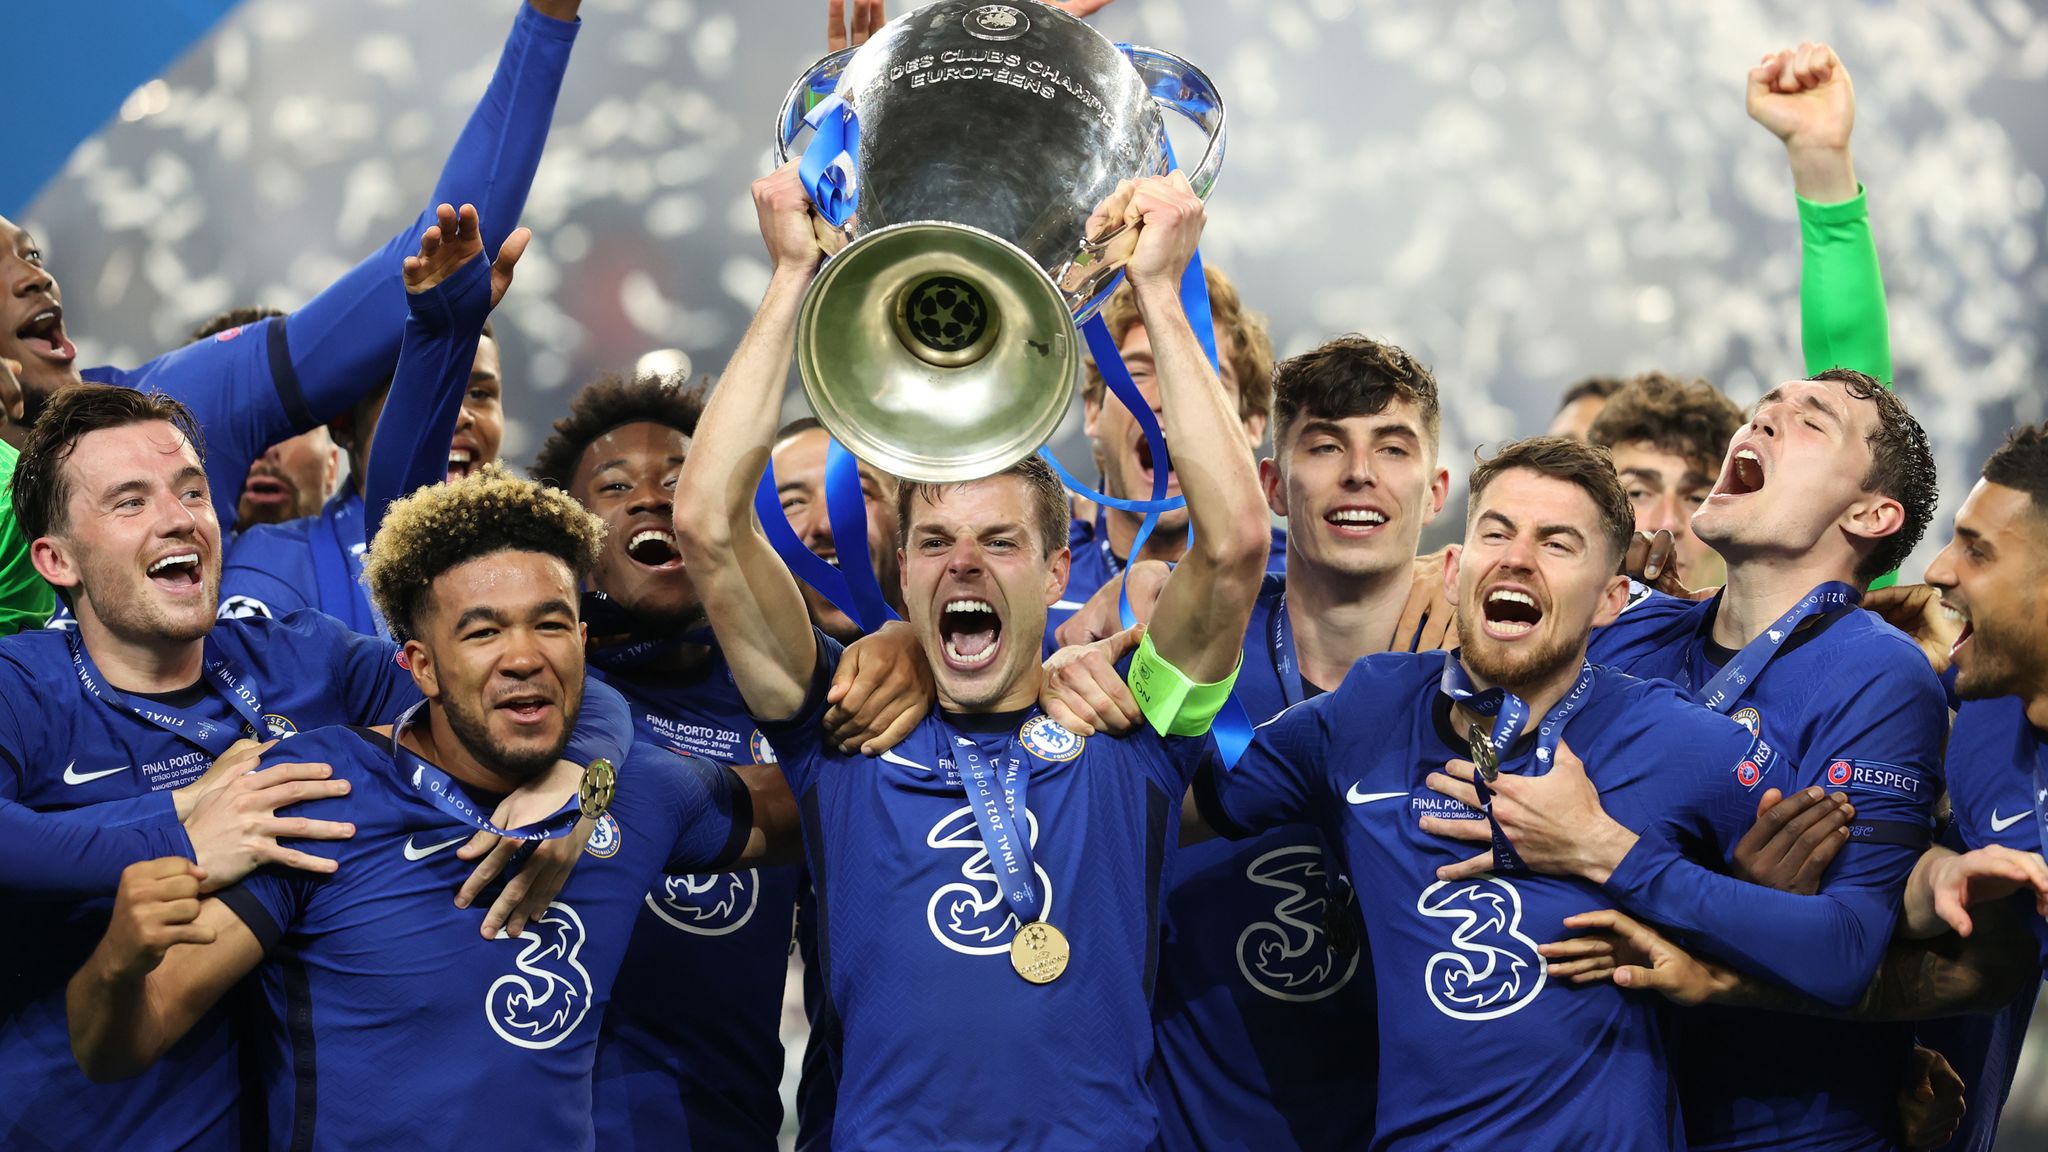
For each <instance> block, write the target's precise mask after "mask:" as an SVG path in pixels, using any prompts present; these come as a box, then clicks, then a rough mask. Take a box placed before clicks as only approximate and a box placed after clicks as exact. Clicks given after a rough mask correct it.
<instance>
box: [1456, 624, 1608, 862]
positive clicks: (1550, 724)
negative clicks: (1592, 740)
mask: <svg viewBox="0 0 2048 1152" xmlns="http://www.w3.org/2000/svg"><path fill="white" fill-rule="evenodd" d="M1592 686H1593V666H1592V665H1591V664H1584V663H1582V664H1580V665H1579V679H1578V681H1577V682H1576V683H1574V684H1573V685H1572V690H1571V691H1570V692H1567V693H1565V696H1564V699H1563V700H1560V701H1558V703H1557V706H1556V707H1555V708H1552V709H1551V710H1550V711H1549V712H1548V713H1547V714H1545V715H1544V717H1543V722H1542V723H1541V724H1539V725H1537V727H1536V759H1537V761H1538V762H1539V763H1542V764H1544V765H1545V766H1548V765H1549V764H1550V762H1551V753H1552V752H1553V751H1555V750H1556V748H1557V745H1558V743H1559V742H1560V741H1562V740H1563V739H1564V725H1565V721H1566V720H1569V719H1570V718H1571V715H1572V713H1574V712H1576V711H1578V709H1579V705H1581V704H1583V703H1585V696H1586V690H1587V689H1589V688H1591V687H1592ZM1440 687H1441V688H1442V690H1443V694H1444V695H1446V696H1449V697H1450V698H1451V699H1453V700H1455V701H1457V702H1458V703H1460V704H1463V705H1464V706H1465V707H1466V708H1468V709H1470V710H1471V711H1473V712H1477V713H1478V714H1479V715H1481V716H1491V717H1493V732H1492V734H1491V735H1489V736H1486V737H1483V738H1484V739H1485V740H1486V742H1487V744H1488V746H1489V747H1491V748H1492V750H1493V753H1494V755H1495V757H1496V758H1497V757H1498V756H1499V755H1500V754H1501V753H1502V752H1505V751H1507V750H1508V749H1509V748H1510V747H1513V746H1514V743H1515V740H1516V738H1517V737H1519V736H1520V735H1521V733H1522V725H1523V724H1525V723H1527V722H1528V720H1529V704H1528V702H1527V701H1525V700H1523V699H1522V698H1521V697H1520V696H1517V695H1515V694H1514V693H1512V692H1509V691H1507V690H1506V689H1503V688H1487V689H1484V690H1481V689H1480V688H1479V686H1478V685H1476V684H1474V683H1473V682H1472V677H1471V675H1470V674H1469V673H1467V672H1466V671H1465V665H1464V664H1463V663H1462V662H1461V661H1460V660H1459V659H1458V657H1457V654H1456V653H1452V654H1451V655H1450V656H1449V657H1447V658H1446V659H1445V661H1444V674H1443V680H1442V681H1441V684H1440ZM1475 754H1476V753H1475ZM1472 789H1473V791H1475V792H1477V793H1478V794H1479V810H1480V811H1481V812H1483V813H1485V814H1486V824H1487V827H1488V828H1490V829H1492V831H1493V870H1494V871H1495V872H1497V873H1506V874H1514V873H1518V872H1527V871H1528V870H1529V869H1528V867H1527V866H1526V865H1524V864H1523V863H1522V858H1521V857H1520V856H1519V855H1517V854H1516V853H1515V846H1514V844H1512V843H1511V842H1509V840H1508V837H1507V833H1505V832H1502V831H1501V830H1500V821H1498V820H1495V819H1494V818H1493V792H1492V790H1491V789H1489V788H1487V786H1486V780H1485V778H1484V776H1483V774H1482V773H1481V772H1480V771H1479V770H1478V765H1477V763H1475V764H1474V765H1473V772H1472Z"/></svg>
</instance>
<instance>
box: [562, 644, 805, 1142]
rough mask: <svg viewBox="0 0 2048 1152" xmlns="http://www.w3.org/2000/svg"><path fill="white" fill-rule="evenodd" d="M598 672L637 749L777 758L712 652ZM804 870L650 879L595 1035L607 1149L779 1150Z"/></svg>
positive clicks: (600, 1126) (734, 758) (750, 759)
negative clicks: (792, 953)
mask: <svg viewBox="0 0 2048 1152" xmlns="http://www.w3.org/2000/svg"><path fill="white" fill-rule="evenodd" d="M603 675H604V678H605V680H606V681H607V682H608V683H610V684H611V685H612V686H613V687H615V688H617V689H619V690H620V692H622V693H623V694H624V695H625V697H626V702H627V703H628V704H629V705H630V706H631V707H632V710H633V728H634V735H635V738H636V740H637V741H638V742H639V743H641V744H646V745H649V746H652V747H655V748H666V749H668V750H670V751H672V752H675V753H678V754H680V755H685V756H700V757H703V758H705V759H707V760H715V761H722V762H724V763H728V764H762V763H772V762H773V761H774V759H775V755H774V752H773V750H771V749H770V748H769V747H768V741H767V740H766V738H764V737H763V736H762V735H761V731H760V729H759V728H757V727H755V726H754V722H753V720H752V718H750V717H749V716H748V715H747V709H746V705H745V704H744V703H743V702H741V700H740V695H739V689H738V688H737V687H736V686H735V685H734V684H733V682H732V673H731V672H730V671H729V670H727V668H726V666H725V661H724V659H723V658H722V657H720V656H718V655H717V653H716V649H715V648H714V649H713V656H712V659H711V661H710V663H709V664H708V665H707V666H706V667H704V668H702V669H700V670H698V671H696V672H693V673H689V674H686V675H681V676H678V675H676V674H674V673H672V672H669V671H665V670H661V671H657V670H652V669H650V670H646V671H638V670H630V669H621V670H615V671H611V672H607V673H603ZM802 872H803V869H802V868H801V867H799V866H798V865H794V864H786V865H780V866H776V867H770V868H749V869H747V870H746V871H744V872H724V873H701V874H696V875H685V876H663V877H661V878H659V879H658V880H657V881H656V882H655V884H654V886H653V888H652V889H651V890H650V891H649V892H648V893H647V895H646V899H645V900H644V901H643V902H642V904H643V906H642V908H641V909H640V915H639V922H638V924H637V925H636V926H635V927H634V929H633V940H632V943H631V944H630V945H628V947H627V950H626V961H625V965H624V966H623V967H622V968H620V969H619V977H618V982H617V984H616V985H615V986H614V988H613V992H612V1005H611V1008H610V1010H609V1011H607V1012H606V1013H605V1018H604V1027H603V1030H602V1031H601V1032H600V1033H599V1037H598V1045H597V1080H596V1095H595V1100H596V1107H597V1134H598V1145H599V1147H602V1148H606V1149H620V1150H622V1152H624V1150H630V1149H634V1148H640V1149H664V1150H668V1149H685V1148H692V1147H695V1148H703V1149H732V1150H734V1152H745V1150H747V1149H760V1150H763V1152H767V1150H772V1149H773V1148H774V1147H775V1136H776V1133H777V1132H778V1131H779V1130H780V1129H781V1126H782V1098H781V1096H780V1095H779V1094H778V1086H779V1085H780V1084H781V1081H782V1063H783V1058H782V1040H781V1036H780V1029H781V1025H782V991H783V984H784V982H785V977H786V976H787V974H788V968H789V945H790V937H791V932H792V930H793V929H792V926H793V923H794V918H795V914H796V894H797V888H798V886H799V885H800V883H801V882H802ZM705 988H717V989H718V990H719V991H718V995H717V997H716V998H715V1002H714V1003H709V1004H707V1002H706V1001H705V1000H704V999H703V998H702V997H699V996H694V995H686V994H684V993H685V992H686V991H687V990H690V989H705Z"/></svg>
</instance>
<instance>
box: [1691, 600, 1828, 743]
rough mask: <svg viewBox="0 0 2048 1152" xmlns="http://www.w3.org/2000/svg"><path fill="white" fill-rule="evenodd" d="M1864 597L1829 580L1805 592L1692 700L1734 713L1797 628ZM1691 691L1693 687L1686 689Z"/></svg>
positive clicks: (1723, 713)
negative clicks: (1809, 620) (1807, 619)
mask: <svg viewBox="0 0 2048 1152" xmlns="http://www.w3.org/2000/svg"><path fill="white" fill-rule="evenodd" d="M1862 601H1863V594H1862V593H1861V592H1858V591H1857V590H1856V589H1855V588H1854V587H1853V586H1852V585H1848V584H1844V583H1842V582H1841V581H1839V580H1830V581H1828V582H1827V583H1825V584H1822V585H1820V586H1819V587H1817V588H1815V589H1814V590H1813V591H1811V592H1808V593H1807V594H1806V596H1805V598H1804V599H1802V600H1800V601H1799V603H1797V604H1794V605H1793V606H1792V608H1791V610H1790V611H1788V612H1786V613H1785V614H1784V615H1783V616H1780V617H1778V622H1777V623H1775V624H1773V625H1771V626H1770V627H1769V628H1766V629H1764V632H1763V634H1762V635H1761V636H1758V637H1757V638H1756V639H1754V640H1751V641H1750V642H1749V643H1747V644H1744V645H1743V646H1742V651H1740V652H1737V653H1736V654H1735V658H1734V659H1733V660H1730V661H1728V663H1727V664H1726V665H1724V666H1723V667H1722V669H1721V671H1720V672H1719V673H1717V674H1715V676H1714V678H1713V679H1711V680H1709V681H1707V685H1706V687H1704V688H1702V689H1700V690H1699V691H1698V692H1695V693H1693V697H1694V699H1696V700H1698V701H1699V702H1700V703H1702V704H1704V705H1706V706H1707V707H1709V708H1712V709H1713V710H1714V711H1716V712H1719V713H1721V714H1722V715H1723V716H1726V715H1727V714H1728V713H1730V712H1732V711H1733V710H1734V709H1735V704H1736V701H1738V700H1740V699H1742V694H1743V693H1744V692H1746V691H1748V690H1749V686H1750V685H1751V684H1754V683H1756V678H1757V677H1758V676H1761V675H1763V671H1764V666H1765V665H1766V664H1769V663H1770V662H1771V657H1773V656H1776V655H1777V654H1778V653H1779V652H1780V651H1782V650H1783V649H1784V646H1785V641H1787V640H1790V639H1791V638H1792V633H1793V632H1795V631H1797V630H1798V628H1799V625H1800V624H1801V623H1802V622H1804V621H1805V620H1806V618H1807V617H1809V616H1818V615H1820V614H1822V613H1824V612H1832V611H1834V610H1835V609H1837V608H1840V607H1843V606H1845V605H1851V604H1859V603H1862ZM1685 687H1686V688H1687V689H1690V688H1691V687H1692V685H1690V684H1687V685H1685Z"/></svg>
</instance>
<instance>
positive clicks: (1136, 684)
mask: <svg viewBox="0 0 2048 1152" xmlns="http://www.w3.org/2000/svg"><path fill="white" fill-rule="evenodd" d="M1243 667H1244V653H1243V652H1239V653H1238V654H1237V663H1236V664H1235V665H1233V666H1232V667H1231V669H1230V675H1228V676H1225V677H1224V678H1223V679H1221V680H1218V681H1215V682H1214V683H1210V684H1198V683H1196V682H1195V681H1193V680H1190V679H1188V676H1187V673H1185V672H1182V671H1181V670H1180V669H1178V668H1176V667H1174V666H1173V665H1172V664H1170V663H1168V662H1167V659H1166V657H1164V656H1161V655H1160V654H1159V649H1157V648H1155V647H1153V646H1152V634H1151V633H1150V632H1147V633H1146V634H1145V637H1144V638H1143V639H1142V640H1139V641H1138V650H1137V652H1135V653H1134V654H1132V656H1131V670H1130V672H1129V673H1128V674H1126V675H1125V677H1124V681H1125V683H1127V684H1129V685H1130V689H1131V695H1132V696H1133V697H1135V698H1136V699H1137V701H1138V710H1139V711H1141V712H1143V713H1144V714H1145V719H1146V720H1147V721H1148V722H1150V723H1151V725H1152V730H1153V731H1155V732H1157V733H1159V734H1160V735H1161V736H1200V735H1202V734H1204V733H1206V732H1208V731H1209V723H1210V721H1212V720H1214V719H1216V714H1217V713H1218V712H1221V711H1222V710H1223V705H1224V703H1225V702H1226V701H1228V700H1229V699H1230V690H1231V688H1232V687H1234V686H1235V685H1236V684H1237V673H1238V670H1239V669H1241V668H1243Z"/></svg>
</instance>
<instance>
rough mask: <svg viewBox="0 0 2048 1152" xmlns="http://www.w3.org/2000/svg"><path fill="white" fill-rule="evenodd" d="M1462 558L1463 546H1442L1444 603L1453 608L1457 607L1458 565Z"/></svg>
mask: <svg viewBox="0 0 2048 1152" xmlns="http://www.w3.org/2000/svg"><path fill="white" fill-rule="evenodd" d="M1464 558H1465V546H1464V545H1463V544H1448V545H1445V546H1444V601H1445V603H1447V604H1449V605H1450V606H1451V607H1453V608H1456V607H1457V606H1458V564H1459V562H1460V561H1462V560H1463V559H1464Z"/></svg>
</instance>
